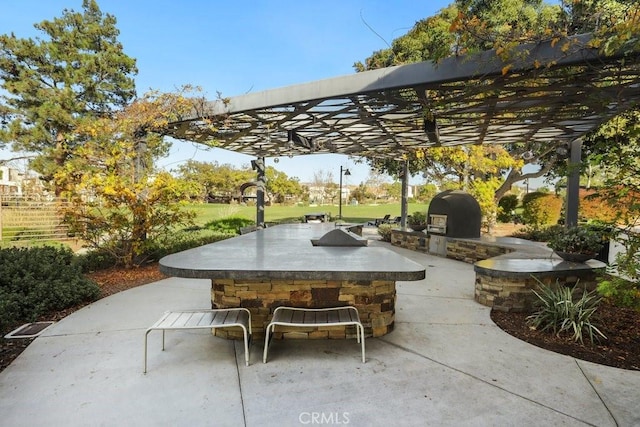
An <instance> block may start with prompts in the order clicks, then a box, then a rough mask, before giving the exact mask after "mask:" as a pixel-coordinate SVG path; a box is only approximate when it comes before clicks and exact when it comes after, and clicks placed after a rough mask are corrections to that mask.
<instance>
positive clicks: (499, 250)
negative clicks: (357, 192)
mask: <svg viewBox="0 0 640 427" xmlns="http://www.w3.org/2000/svg"><path fill="white" fill-rule="evenodd" d="M446 239H447V240H446V257H447V258H452V259H455V260H458V261H463V262H466V263H470V264H474V270H475V272H476V281H475V300H476V301H477V302H479V303H480V304H483V305H486V306H489V307H491V308H494V309H496V310H502V311H528V310H530V309H531V306H532V304H533V302H534V301H535V300H536V299H537V297H536V296H535V294H534V293H533V289H535V288H536V287H537V286H538V280H539V281H540V282H542V283H544V284H545V285H554V284H556V283H557V284H559V285H564V286H573V285H575V284H579V289H594V288H595V286H596V284H597V275H598V273H599V271H600V270H601V269H602V268H604V266H605V264H604V263H601V262H599V261H595V262H594V261H589V262H590V263H591V265H586V264H574V263H561V262H560V261H558V262H557V263H556V262H552V261H551V250H549V249H544V248H542V247H540V246H536V245H534V244H531V245H523V244H522V243H520V244H516V245H509V244H506V243H500V241H492V240H487V241H484V240H482V239H458V238H451V237H449V238H446ZM391 244H392V245H394V246H399V247H402V248H406V249H410V250H414V251H419V252H426V253H429V236H428V235H427V234H424V233H422V232H414V231H403V230H393V231H392V232H391ZM510 254H511V255H510ZM512 258H513V259H520V262H523V264H522V265H523V267H525V268H523V269H518V268H516V269H513V268H502V266H507V265H509V264H511V265H512V264H514V263H517V262H518V261H513V260H512V261H509V260H510V259H512ZM484 260H491V261H490V262H489V265H491V267H488V268H487V267H485V266H484V264H485V262H483V261H484ZM493 260H495V262H492V261H493ZM541 260H546V261H548V262H549V266H548V268H544V267H543V268H541V269H538V270H536V271H529V272H528V271H527V270H526V267H530V266H531V264H538V263H539V262H540V261H541ZM527 264H529V265H527ZM536 279H537V280H536Z"/></svg>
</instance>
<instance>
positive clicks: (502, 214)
mask: <svg viewBox="0 0 640 427" xmlns="http://www.w3.org/2000/svg"><path fill="white" fill-rule="evenodd" d="M517 207H518V196H516V195H515V194H507V195H506V196H504V197H502V198H501V199H500V201H499V202H498V221H500V222H511V221H512V219H513V214H512V212H513V211H515V209H516V208H517Z"/></svg>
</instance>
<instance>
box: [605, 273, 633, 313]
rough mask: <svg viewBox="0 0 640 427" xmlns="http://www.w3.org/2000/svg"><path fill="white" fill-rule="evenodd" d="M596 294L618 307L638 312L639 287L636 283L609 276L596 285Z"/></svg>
mask: <svg viewBox="0 0 640 427" xmlns="http://www.w3.org/2000/svg"><path fill="white" fill-rule="evenodd" d="M598 293H599V294H600V295H602V296H603V297H604V298H606V299H607V300H608V301H610V302H611V303H612V304H614V305H616V306H618V307H628V308H633V309H634V310H640V285H639V284H638V282H633V281H631V280H626V279H623V278H621V277H615V276H611V278H609V279H608V280H603V281H601V282H599V283H598Z"/></svg>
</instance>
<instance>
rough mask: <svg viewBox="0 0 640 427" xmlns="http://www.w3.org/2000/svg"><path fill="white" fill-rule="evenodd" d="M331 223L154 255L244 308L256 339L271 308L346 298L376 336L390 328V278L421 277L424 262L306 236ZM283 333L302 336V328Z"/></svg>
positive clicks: (216, 299)
mask: <svg viewBox="0 0 640 427" xmlns="http://www.w3.org/2000/svg"><path fill="white" fill-rule="evenodd" d="M334 228H335V226H334V224H329V223H323V224H288V225H280V226H275V227H270V228H266V229H263V230H258V231H256V232H253V233H249V234H245V235H242V236H238V237H235V238H232V239H228V240H223V241H220V242H216V243H212V244H209V245H205V246H201V247H198V248H194V249H189V250H186V251H183V252H179V253H176V254H172V255H168V256H166V257H164V258H162V259H161V260H160V271H162V272H163V273H165V274H167V275H169V276H177V277H186V278H200V279H211V283H212V289H211V302H212V305H213V307H217V308H231V307H246V308H248V309H249V310H250V311H251V316H252V318H251V319H252V328H253V333H254V338H260V337H261V336H264V329H265V327H266V324H267V323H268V320H269V318H270V316H271V314H272V313H273V310H274V309H275V308H276V307H278V306H281V305H286V306H292V307H308V308H322V307H336V306H343V305H352V306H354V307H356V308H357V309H358V312H359V313H360V318H361V320H362V323H363V325H364V327H365V334H366V335H368V336H374V337H376V336H382V335H384V334H386V333H388V332H390V331H391V330H392V329H393V323H394V318H395V297H396V286H395V285H396V281H398V280H403V281H404V280H406V281H411V280H421V279H424V277H425V269H424V267H423V266H421V265H420V264H417V263H415V262H413V261H411V260H409V259H407V258H405V257H403V256H401V255H398V254H397V253H395V252H392V251H390V250H388V249H385V248H380V247H368V246H365V247H331V246H313V245H312V243H311V240H312V239H319V238H321V237H322V236H323V235H324V234H326V233H327V232H329V231H331V230H333V229H334ZM226 333H227V332H225V331H224V330H221V331H216V335H225V334H226ZM303 333H304V334H305V336H304V337H305V338H327V337H329V338H341V337H345V335H348V334H349V333H350V332H349V331H345V330H344V328H343V329H342V330H341V331H340V330H336V328H335V327H333V328H330V329H328V330H313V331H303ZM289 335H290V336H294V335H295V336H296V337H300V330H299V329H298V330H296V332H295V333H293V332H292V333H291V334H289ZM284 337H285V338H286V337H287V333H285V334H284Z"/></svg>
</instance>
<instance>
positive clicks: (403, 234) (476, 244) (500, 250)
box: [391, 230, 514, 264]
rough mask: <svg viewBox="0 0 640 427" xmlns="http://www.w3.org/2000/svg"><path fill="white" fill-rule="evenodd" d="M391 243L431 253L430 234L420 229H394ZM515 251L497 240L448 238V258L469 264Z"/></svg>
mask: <svg viewBox="0 0 640 427" xmlns="http://www.w3.org/2000/svg"><path fill="white" fill-rule="evenodd" d="M391 244H392V245H394V246H399V247H401V248H405V249H410V250H412V251H418V252H425V253H429V235H427V234H425V233H423V232H420V231H402V230H392V231H391ZM513 251H514V249H512V248H509V247H506V246H502V245H500V244H497V243H495V242H484V241H478V240H475V239H455V238H447V249H446V252H447V258H451V259H455V260H458V261H463V262H466V263H469V264H473V263H475V262H477V261H480V260H483V259H488V258H493V257H495V256H498V255H504V254H507V253H510V252H513Z"/></svg>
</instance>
